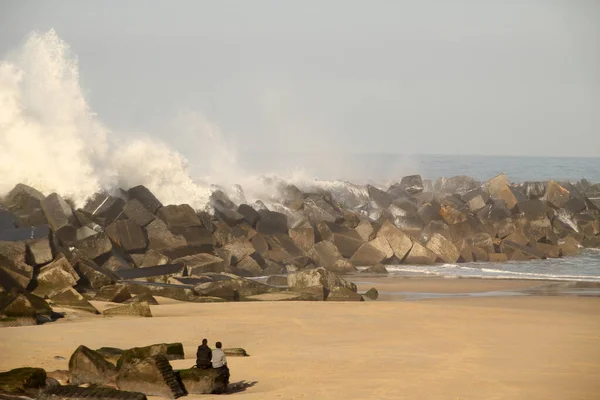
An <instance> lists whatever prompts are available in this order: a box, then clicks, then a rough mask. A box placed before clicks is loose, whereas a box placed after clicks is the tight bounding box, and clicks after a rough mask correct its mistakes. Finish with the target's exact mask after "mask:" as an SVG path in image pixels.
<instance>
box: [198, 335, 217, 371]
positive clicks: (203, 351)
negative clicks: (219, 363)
mask: <svg viewBox="0 0 600 400" xmlns="http://www.w3.org/2000/svg"><path fill="white" fill-rule="evenodd" d="M207 343H208V341H207V340H206V339H202V344H201V345H200V346H198V351H197V352H196V366H197V367H198V368H201V369H208V368H210V367H212V357H213V355H212V350H211V349H210V347H208V344H207Z"/></svg>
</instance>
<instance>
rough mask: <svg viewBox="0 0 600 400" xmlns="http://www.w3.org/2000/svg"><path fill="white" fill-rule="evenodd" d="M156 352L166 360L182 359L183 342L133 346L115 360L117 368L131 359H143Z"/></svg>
mask: <svg viewBox="0 0 600 400" xmlns="http://www.w3.org/2000/svg"><path fill="white" fill-rule="evenodd" d="M158 354H163V355H164V356H165V357H167V359H168V360H183V359H184V358H185V355H184V352H183V344H181V343H159V344H153V345H151V346H145V347H134V348H132V349H127V350H124V351H123V354H122V355H121V358H119V360H118V361H117V368H118V369H121V367H122V366H123V365H125V364H128V363H130V362H131V361H133V360H136V359H138V360H143V359H146V358H148V357H152V356H155V355H158Z"/></svg>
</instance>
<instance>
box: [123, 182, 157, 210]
mask: <svg viewBox="0 0 600 400" xmlns="http://www.w3.org/2000/svg"><path fill="white" fill-rule="evenodd" d="M127 195H128V196H129V199H130V200H133V199H135V200H137V201H139V202H140V203H141V204H142V205H143V206H144V207H146V209H147V210H148V211H150V212H151V213H152V214H156V212H157V211H158V209H159V208H161V207H162V203H161V202H160V201H159V200H158V199H157V198H156V196H154V194H152V192H151V191H150V190H149V189H148V188H147V187H145V186H143V185H139V186H135V187H132V188H131V189H129V190H128V191H127Z"/></svg>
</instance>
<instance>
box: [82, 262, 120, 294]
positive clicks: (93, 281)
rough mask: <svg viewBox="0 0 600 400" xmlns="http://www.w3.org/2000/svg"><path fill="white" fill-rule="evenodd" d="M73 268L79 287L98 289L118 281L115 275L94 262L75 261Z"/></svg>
mask: <svg viewBox="0 0 600 400" xmlns="http://www.w3.org/2000/svg"><path fill="white" fill-rule="evenodd" d="M74 267H75V271H76V272H77V274H78V275H79V277H80V279H79V282H77V284H78V285H79V286H83V287H89V288H91V289H100V288H101V287H103V286H106V285H112V284H114V283H115V281H116V280H118V276H117V275H115V274H113V273H112V272H110V271H107V270H104V269H103V268H102V267H100V266H98V265H97V264H96V263H95V262H94V261H92V260H89V259H87V258H80V259H78V260H76V262H75V264H74Z"/></svg>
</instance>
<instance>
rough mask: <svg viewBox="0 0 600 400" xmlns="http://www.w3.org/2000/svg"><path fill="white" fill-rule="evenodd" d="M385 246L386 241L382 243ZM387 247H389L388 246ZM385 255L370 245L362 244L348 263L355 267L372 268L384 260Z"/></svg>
mask: <svg viewBox="0 0 600 400" xmlns="http://www.w3.org/2000/svg"><path fill="white" fill-rule="evenodd" d="M384 243H386V244H387V241H386V242H384ZM388 247H389V246H388ZM386 258H387V257H386V254H385V253H384V252H382V251H381V250H379V249H378V248H377V247H375V246H373V245H372V244H370V243H364V244H363V245H361V246H360V248H359V249H358V250H357V251H356V252H355V253H354V254H353V255H352V257H351V258H350V261H351V262H352V264H354V265H357V266H365V267H366V266H373V265H377V264H379V263H381V262H382V261H383V260H385V259H386Z"/></svg>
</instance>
